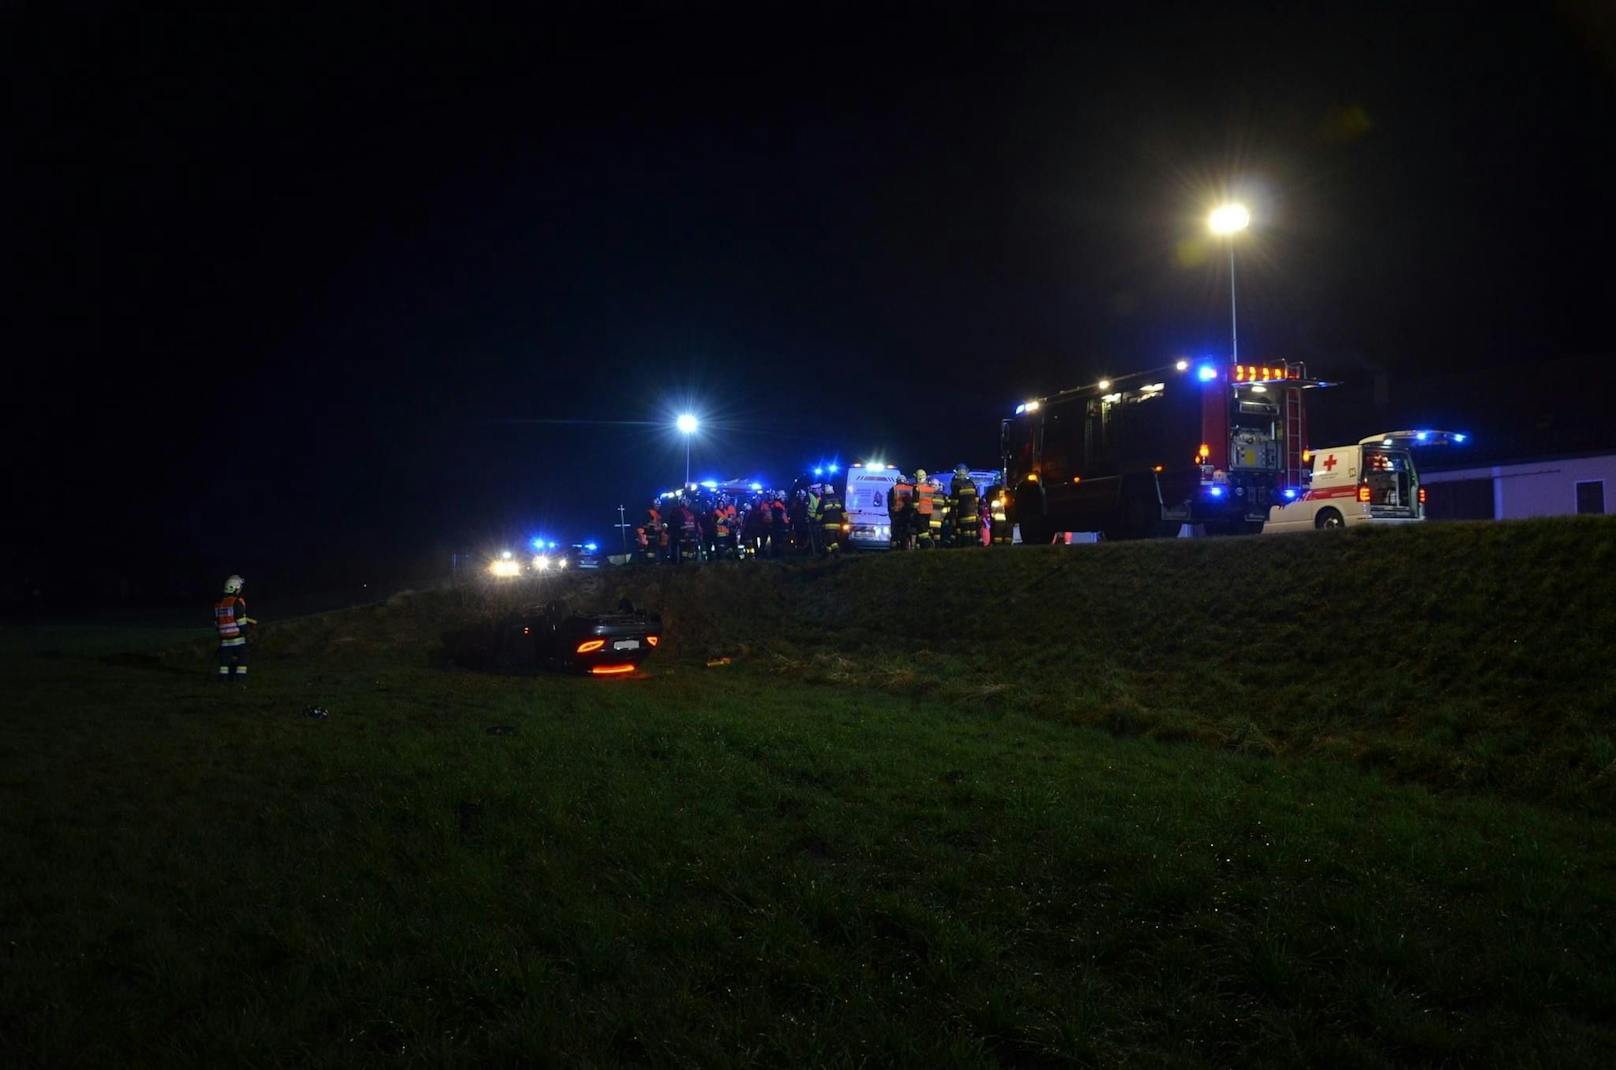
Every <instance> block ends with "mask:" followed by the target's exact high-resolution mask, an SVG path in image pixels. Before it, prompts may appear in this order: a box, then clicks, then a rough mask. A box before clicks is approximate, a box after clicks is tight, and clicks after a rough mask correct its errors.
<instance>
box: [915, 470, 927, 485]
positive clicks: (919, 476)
mask: <svg viewBox="0 0 1616 1070" xmlns="http://www.w3.org/2000/svg"><path fill="white" fill-rule="evenodd" d="M915 482H916V483H924V482H926V470H925V469H924V468H916V469H915Z"/></svg>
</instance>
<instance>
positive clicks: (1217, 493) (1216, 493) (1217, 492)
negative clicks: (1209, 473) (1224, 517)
mask: <svg viewBox="0 0 1616 1070" xmlns="http://www.w3.org/2000/svg"><path fill="white" fill-rule="evenodd" d="M1206 492H1207V493H1208V494H1210V495H1212V497H1214V498H1221V497H1223V488H1222V487H1208V488H1207V491H1206Z"/></svg>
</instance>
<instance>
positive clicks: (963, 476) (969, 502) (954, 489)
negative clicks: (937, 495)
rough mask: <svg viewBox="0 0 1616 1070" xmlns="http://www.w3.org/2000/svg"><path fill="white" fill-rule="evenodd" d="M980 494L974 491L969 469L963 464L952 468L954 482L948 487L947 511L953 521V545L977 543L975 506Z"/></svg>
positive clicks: (977, 528) (978, 533) (974, 483)
mask: <svg viewBox="0 0 1616 1070" xmlns="http://www.w3.org/2000/svg"><path fill="white" fill-rule="evenodd" d="M979 503H980V496H979V495H978V494H977V492H976V481H975V480H974V479H972V478H971V471H970V469H968V468H966V467H965V466H964V465H963V464H962V465H960V466H959V467H958V468H956V469H954V482H953V484H952V485H951V486H950V487H949V488H948V504H949V512H950V514H951V516H952V517H953V522H954V541H953V545H955V546H976V545H978V544H979V540H980V535H981V530H980V528H979V526H978V525H979V523H980V519H979V517H978V515H977V507H978V505H979Z"/></svg>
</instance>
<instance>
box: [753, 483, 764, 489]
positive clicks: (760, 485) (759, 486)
mask: <svg viewBox="0 0 1616 1070" xmlns="http://www.w3.org/2000/svg"><path fill="white" fill-rule="evenodd" d="M751 487H752V490H753V491H760V490H762V489H763V484H762V483H753V484H751Z"/></svg>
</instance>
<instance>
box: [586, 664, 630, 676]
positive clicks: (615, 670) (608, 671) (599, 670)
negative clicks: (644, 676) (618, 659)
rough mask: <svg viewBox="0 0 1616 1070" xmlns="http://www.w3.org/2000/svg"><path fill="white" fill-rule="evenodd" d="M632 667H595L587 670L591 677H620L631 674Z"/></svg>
mask: <svg viewBox="0 0 1616 1070" xmlns="http://www.w3.org/2000/svg"><path fill="white" fill-rule="evenodd" d="M633 671H634V666H632V665H596V666H595V667H594V668H592V669H590V670H589V675H591V676H621V675H623V674H624V673H626V672H633Z"/></svg>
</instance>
